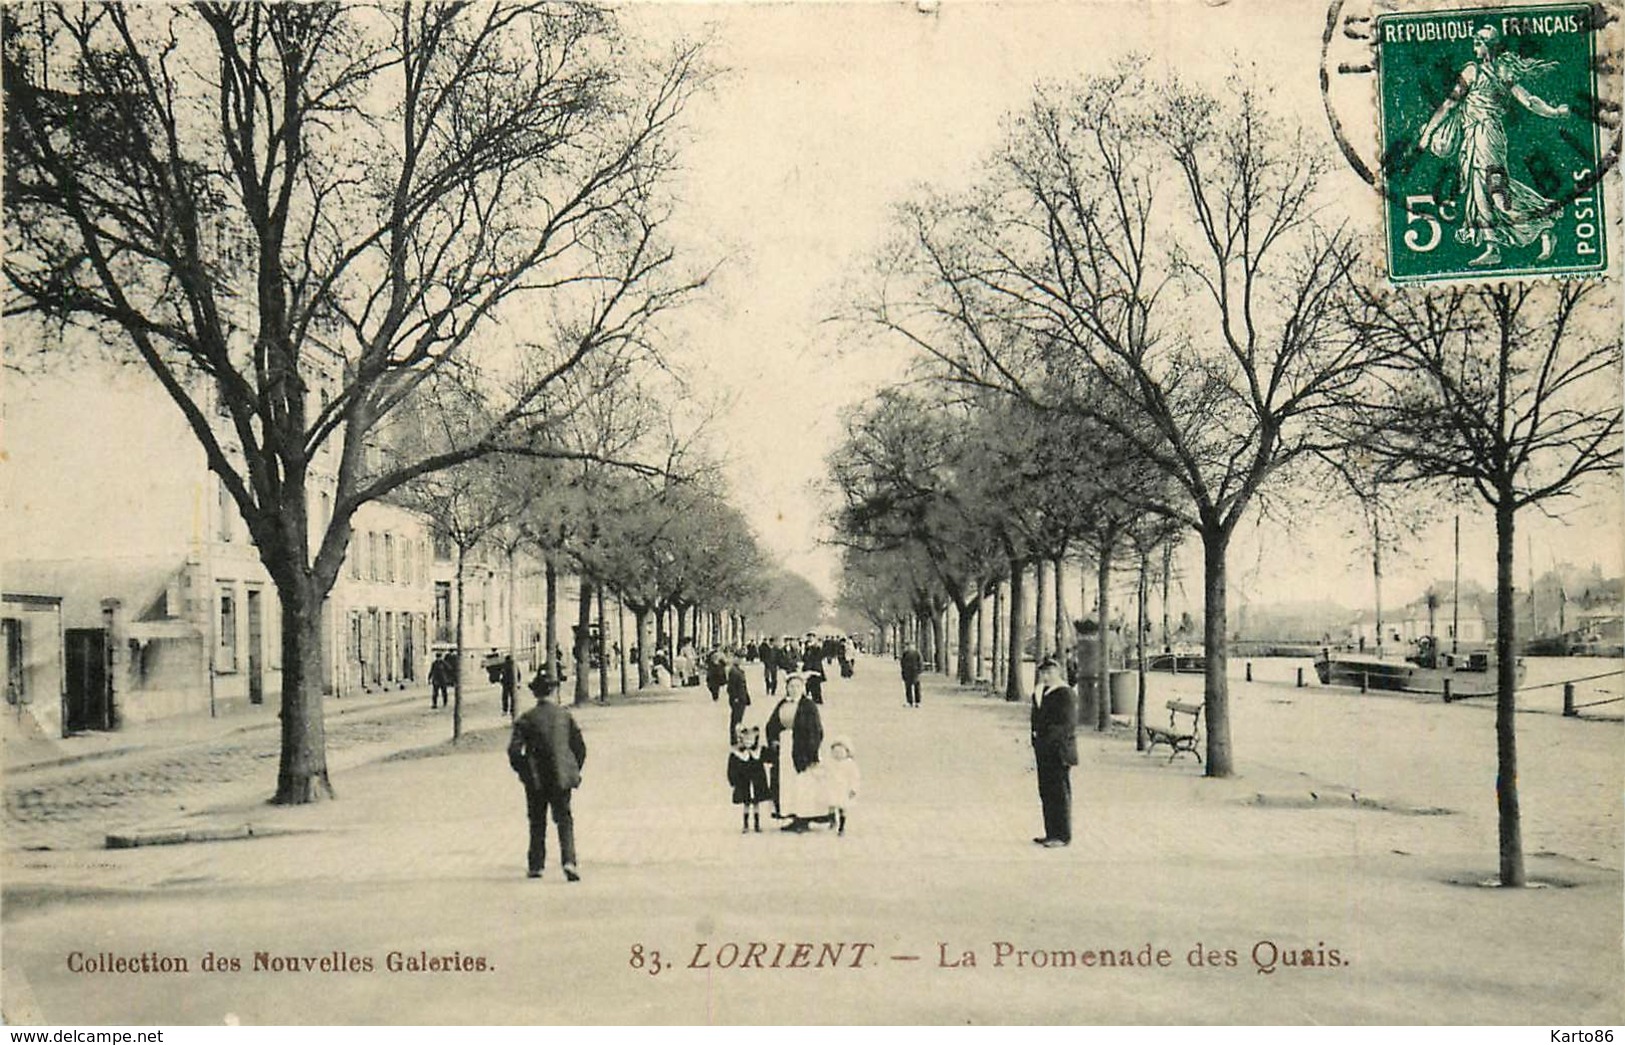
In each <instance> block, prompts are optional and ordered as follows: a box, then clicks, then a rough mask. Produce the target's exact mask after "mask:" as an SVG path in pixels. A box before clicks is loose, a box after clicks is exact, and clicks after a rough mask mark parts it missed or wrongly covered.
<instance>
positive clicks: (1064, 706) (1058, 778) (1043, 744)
mask: <svg viewBox="0 0 1625 1045" xmlns="http://www.w3.org/2000/svg"><path fill="white" fill-rule="evenodd" d="M1077 732H1078V698H1077V695H1076V694H1074V693H1073V692H1072V689H1071V687H1070V686H1068V685H1067V684H1066V683H1065V682H1064V681H1063V680H1062V676H1061V666H1060V665H1059V664H1058V663H1056V661H1055V659H1054V658H1053V657H1046V658H1045V659H1044V662H1043V663H1042V664H1040V665H1039V666H1038V685H1037V687H1036V688H1035V689H1034V690H1033V712H1032V742H1033V759H1034V761H1035V762H1036V763H1037V765H1038V801H1039V803H1040V805H1042V806H1043V809H1044V834H1043V837H1041V838H1034V839H1033V841H1034V842H1037V843H1038V844H1039V845H1041V846H1044V847H1045V848H1046V849H1058V848H1060V847H1061V846H1064V845H1068V844H1070V843H1071V841H1072V767H1073V766H1075V765H1077V764H1078V738H1077Z"/></svg>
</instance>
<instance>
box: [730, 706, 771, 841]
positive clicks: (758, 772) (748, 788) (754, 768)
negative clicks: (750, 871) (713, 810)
mask: <svg viewBox="0 0 1625 1045" xmlns="http://www.w3.org/2000/svg"><path fill="white" fill-rule="evenodd" d="M728 783H729V784H731V785H732V786H733V799H734V805H736V806H739V807H740V822H739V833H740V834H744V833H745V832H747V831H750V830H751V829H752V828H753V827H754V829H755V830H756V831H757V832H758V833H760V831H761V830H762V810H761V802H762V799H764V798H766V797H767V796H768V787H767V766H766V765H764V764H763V762H762V731H761V730H760V729H757V728H756V727H755V726H745V725H741V726H740V727H739V728H738V729H736V730H735V731H734V745H733V750H731V751H730V752H729V753H728Z"/></svg>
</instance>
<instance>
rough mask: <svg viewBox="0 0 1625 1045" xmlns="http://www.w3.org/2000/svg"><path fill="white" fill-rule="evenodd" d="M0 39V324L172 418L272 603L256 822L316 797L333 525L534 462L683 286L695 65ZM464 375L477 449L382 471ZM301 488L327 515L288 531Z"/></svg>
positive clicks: (687, 61)
mask: <svg viewBox="0 0 1625 1045" xmlns="http://www.w3.org/2000/svg"><path fill="white" fill-rule="evenodd" d="M3 18H4V85H5V97H6V107H5V109H6V113H5V119H6V124H5V128H6V135H5V168H6V171H5V178H6V185H5V187H6V194H5V221H6V237H7V241H8V250H7V254H6V258H5V263H4V270H5V274H6V277H7V279H8V281H9V283H10V287H11V290H12V295H11V297H10V299H9V300H8V301H7V303H6V311H7V313H8V314H10V315H16V314H18V313H24V312H32V313H37V314H38V315H40V316H41V317H43V318H44V319H46V320H48V321H51V322H55V323H57V324H60V325H63V326H66V325H70V324H71V325H73V326H75V327H79V328H84V329H87V330H88V331H89V333H90V334H91V335H93V336H96V335H99V336H102V339H103V340H104V341H105V342H107V343H109V344H112V343H115V342H116V343H118V344H121V345H122V346H123V347H124V348H125V349H126V350H127V351H129V352H130V353H132V354H133V356H132V358H134V359H136V360H138V361H139V363H140V365H142V366H145V367H146V368H147V369H148V370H149V371H150V373H151V374H152V376H153V378H154V380H156V381H157V382H158V383H159V384H160V385H161V386H162V388H163V389H164V391H165V392H166V393H167V394H168V396H169V398H170V399H171V400H172V401H173V402H174V404H175V406H176V408H177V409H178V410H179V411H180V412H181V414H182V416H183V417H184V418H185V420H186V422H187V424H188V426H189V428H190V429H191V431H192V433H193V435H194V436H195V437H196V438H197V440H198V442H199V444H200V445H201V446H202V448H203V451H204V454H205V457H206V459H207V462H208V467H209V469H210V470H212V471H213V472H215V473H217V474H218V475H219V477H220V479H221V481H222V483H223V484H224V485H225V487H226V489H227V490H228V491H229V492H230V494H231V496H232V498H233V500H234V501H235V502H236V506H237V508H238V510H239V512H240V513H241V515H242V517H243V519H244V520H245V521H246V523H247V527H248V529H249V531H250V533H251V534H252V536H253V539H254V542H255V544H256V546H257V548H258V550H259V554H260V557H261V559H262V561H263V563H264V565H265V567H266V569H267V571H268V572H269V574H270V577H271V579H272V581H273V582H274V584H275V586H276V590H277V594H278V597H279V600H280V603H281V608H282V618H283V622H284V624H283V645H284V650H283V665H284V672H283V683H282V715H281V719H282V759H281V764H280V767H279V771H278V780H277V790H276V799H275V800H276V801H278V802H305V801H311V800H314V799H317V798H320V797H324V796H331V794H332V786H331V783H330V781H329V779H328V773H327V760H326V746H325V735H324V731H323V723H322V714H321V701H320V694H321V687H320V681H319V674H320V671H321V663H322V656H321V643H322V632H321V627H320V612H319V610H320V606H321V602H322V600H323V599H324V598H325V597H326V595H327V593H328V591H329V590H330V589H331V587H332V584H333V582H334V579H335V578H336V577H337V576H338V572H339V569H340V565H341V563H342V561H343V559H344V556H345V553H346V550H347V548H348V545H349V540H350V526H351V519H352V517H353V515H354V513H355V511H356V510H357V509H358V508H359V507H360V506H361V505H363V504H365V503H367V502H368V501H372V500H376V499H378V498H381V497H384V496H386V495H387V494H389V493H390V492H392V491H394V490H397V489H399V488H400V487H402V486H403V485H404V484H406V483H408V482H410V481H412V480H413V479H415V478H417V477H419V476H422V475H426V474H428V473H431V472H434V471H436V470H438V469H441V468H445V467H449V466H451V465H455V464H458V463H460V462H463V461H468V460H472V459H474V458H477V457H480V456H483V455H485V454H487V453H489V452H492V451H494V450H497V449H501V448H502V447H503V446H505V445H507V444H508V443H509V442H510V441H512V440H514V439H515V438H516V437H520V441H528V437H529V436H530V435H532V434H533V433H535V432H536V431H537V430H538V429H544V428H545V427H546V424H547V422H548V420H549V410H550V405H551V399H550V396H549V394H548V393H549V390H550V389H551V388H552V387H553V386H554V384H555V383H556V381H557V380H558V379H559V378H560V377H561V376H562V375H565V374H568V373H569V372H570V371H571V370H572V368H574V367H575V366H576V365H577V364H578V363H580V361H581V360H583V359H585V358H587V357H589V356H591V355H593V354H595V353H598V352H601V351H612V350H614V349H615V348H617V347H623V346H626V345H628V344H635V343H639V342H641V341H643V340H644V339H645V338H646V337H647V336H648V332H649V330H650V327H651V324H652V323H653V321H654V320H655V319H656V317H657V316H658V315H659V314H660V313H662V312H663V311H664V310H666V309H668V308H670V307H671V306H673V305H674V304H676V303H678V302H679V301H681V300H682V299H683V298H684V297H685V296H686V295H687V294H688V293H689V292H690V291H692V290H693V289H694V288H695V287H696V286H697V285H698V284H699V283H700V282H701V281H702V280H701V279H700V278H699V277H689V276H683V275H679V274H676V272H675V256H674V253H673V251H672V248H671V247H670V246H668V245H667V244H665V243H664V242H663V240H662V237H661V234H660V233H661V228H662V226H663V225H664V223H665V221H666V215H667V210H668V204H667V203H666V202H665V201H664V199H663V196H662V192H661V185H662V183H663V180H664V179H665V177H666V175H667V173H668V172H669V171H670V170H671V169H672V165H673V162H674V158H675V156H674V152H673V145H672V137H673V135H672V131H673V129H674V127H675V125H676V121H677V120H678V119H679V118H680V116H681V114H682V112H683V109H684V106H685V104H686V102H687V101H688V99H689V98H690V97H691V96H692V95H693V94H694V92H695V91H696V90H698V89H699V88H701V87H702V86H703V84H704V82H705V80H706V76H707V74H706V71H705V69H704V68H703V66H702V64H701V61H700V55H699V53H698V50H697V48H693V47H682V48H679V49H678V50H677V51H676V52H675V53H672V54H670V55H668V56H666V57H665V58H664V59H661V60H654V61H643V60H640V58H639V56H638V54H637V50H636V47H635V46H634V45H632V44H630V43H629V42H628V41H625V40H623V39H622V38H621V37H620V35H619V34H618V32H617V29H616V22H615V18H614V15H613V14H612V13H611V12H609V11H607V10H605V9H602V8H598V7H595V6H592V5H589V4H570V5H558V4H503V3H492V4H478V5H450V4H409V3H403V4H400V5H398V6H387V7H378V6H376V5H370V4H356V3H309V4H306V3H300V4H225V3H198V4H192V5H186V6H171V5H150V6H149V5H125V4H67V3H63V4H53V3H41V4H30V5H27V6H26V7H23V6H12V7H8V8H6V10H5V12H4V15H3ZM541 315H545V316H550V317H552V321H551V323H537V322H536V321H535V320H534V319H533V318H532V317H535V316H541ZM515 329H520V330H523V331H524V336H515V335H514V334H513V333H512V331H513V330H515ZM526 338H529V339H531V341H533V342H534V343H530V344H526V346H525V347H526V357H525V358H524V359H523V360H522V361H518V362H517V363H515V362H513V361H509V363H508V364H507V365H506V366H505V368H503V369H501V370H499V369H496V368H495V364H496V363H498V360H497V359H495V358H492V355H491V353H492V349H493V348H496V347H497V346H502V347H503V348H504V350H505V349H506V346H508V345H511V344H514V343H524V342H525V341H526ZM71 340H72V339H71V338H70V339H69V341H70V343H71ZM481 357H485V358H486V359H487V360H488V361H489V362H490V363H491V364H492V366H490V367H487V369H486V370H485V372H484V373H483V374H482V373H481V372H480V370H479V368H477V367H472V366H471V365H470V364H471V363H472V362H474V361H476V360H478V359H480V358H481ZM505 377H506V378H508V379H506V380H505V379H504V378H505ZM471 378H478V379H479V380H481V382H482V386H481V387H482V392H483V393H484V396H485V398H486V399H487V401H488V402H489V403H490V404H492V409H491V413H490V424H489V426H488V427H487V428H485V429H484V430H483V431H480V432H478V433H476V434H475V435H474V437H473V438H472V439H471V440H470V441H468V442H467V443H465V444H463V445H458V446H454V447H448V448H445V449H443V450H440V451H439V452H436V453H433V454H431V455H429V456H427V457H422V458H417V459H400V458H390V457H387V456H385V455H382V454H380V453H378V450H379V449H380V448H381V447H380V445H379V443H380V437H381V436H382V435H383V434H384V433H385V431H386V429H387V427H388V425H389V422H390V420H391V418H392V416H393V415H394V414H395V413H396V412H397V411H398V410H399V409H400V408H401V407H402V406H403V405H408V404H411V403H413V402H415V401H417V400H418V398H419V396H420V394H421V393H422V392H423V391H424V390H425V389H427V388H431V387H434V386H435V385H436V384H437V383H440V382H442V381H445V380H449V379H457V380H464V379H471ZM317 484H326V485H328V486H330V487H331V494H332V505H333V511H332V517H331V519H330V520H327V521H325V522H323V523H322V526H325V529H319V530H318V531H317V532H316V533H315V535H314V539H313V537H312V529H313V528H312V526H311V522H312V520H311V519H310V512H309V502H310V496H311V494H310V491H311V488H312V486H313V485H317ZM313 546H314V548H313ZM313 550H314V554H313Z"/></svg>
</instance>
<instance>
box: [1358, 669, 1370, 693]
mask: <svg viewBox="0 0 1625 1045" xmlns="http://www.w3.org/2000/svg"><path fill="white" fill-rule="evenodd" d="M1370 674H1371V673H1370V672H1368V671H1362V672H1360V692H1361V693H1364V692H1366V690H1367V687H1368V686H1369V683H1370V678H1369V676H1370Z"/></svg>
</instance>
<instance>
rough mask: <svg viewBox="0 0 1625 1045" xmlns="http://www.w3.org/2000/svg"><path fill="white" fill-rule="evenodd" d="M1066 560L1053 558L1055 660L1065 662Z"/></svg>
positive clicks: (1062, 557)
mask: <svg viewBox="0 0 1625 1045" xmlns="http://www.w3.org/2000/svg"><path fill="white" fill-rule="evenodd" d="M1065 563H1066V558H1065V556H1062V555H1057V556H1056V557H1055V659H1056V660H1060V661H1065V660H1066V650H1067V646H1068V643H1067V627H1066V583H1065V582H1066V576H1065V575H1066V566H1065Z"/></svg>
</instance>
